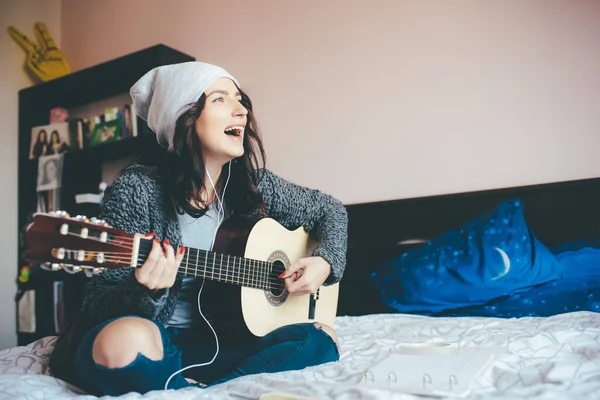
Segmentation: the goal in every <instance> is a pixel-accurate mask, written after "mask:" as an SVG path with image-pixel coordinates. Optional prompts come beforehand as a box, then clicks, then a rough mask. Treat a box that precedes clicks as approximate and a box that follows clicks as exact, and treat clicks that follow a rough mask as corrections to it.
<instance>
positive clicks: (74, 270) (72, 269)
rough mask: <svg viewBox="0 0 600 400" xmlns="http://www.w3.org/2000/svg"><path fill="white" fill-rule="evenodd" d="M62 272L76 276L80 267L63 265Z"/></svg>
mask: <svg viewBox="0 0 600 400" xmlns="http://www.w3.org/2000/svg"><path fill="white" fill-rule="evenodd" d="M63 270H64V271H65V272H67V273H69V274H76V273H78V272H81V267H80V266H79V265H70V264H69V265H64V266H63Z"/></svg>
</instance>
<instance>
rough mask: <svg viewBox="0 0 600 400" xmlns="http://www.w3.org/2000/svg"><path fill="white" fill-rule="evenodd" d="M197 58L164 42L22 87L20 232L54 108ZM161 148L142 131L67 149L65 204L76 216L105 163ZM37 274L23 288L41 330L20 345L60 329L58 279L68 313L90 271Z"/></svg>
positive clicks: (121, 90)
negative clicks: (38, 133) (34, 155)
mask: <svg viewBox="0 0 600 400" xmlns="http://www.w3.org/2000/svg"><path fill="white" fill-rule="evenodd" d="M194 60H195V59H194V58H193V57H192V56H190V55H188V54H185V53H182V52H180V51H177V50H175V49H172V48H169V47H167V46H165V45H162V44H159V45H156V46H152V47H148V48H146V49H142V50H140V51H137V52H135V53H132V54H128V55H125V56H123V57H119V58H116V59H114V60H111V61H107V62H104V63H102V64H99V65H96V66H93V67H90V68H86V69H84V70H81V71H76V72H73V73H71V74H69V75H66V76H64V77H60V78H57V79H54V80H51V81H49V82H44V83H41V84H37V85H35V86H32V87H28V88H26V89H23V90H21V91H19V149H18V151H19V157H18V160H19V172H18V173H19V176H18V181H19V184H18V185H19V193H18V196H19V198H18V207H19V208H18V230H19V232H18V234H19V235H20V233H21V230H22V229H23V227H24V226H25V224H26V223H27V218H28V216H29V215H30V214H31V213H33V212H35V211H36V209H37V193H36V181H37V165H38V161H37V160H30V159H29V150H30V145H31V143H30V142H31V129H32V128H33V127H35V126H41V125H47V124H48V123H49V115H50V110H51V109H52V108H54V107H61V108H66V109H72V108H74V107H80V106H85V105H89V104H90V103H93V102H97V101H101V100H105V99H108V98H111V97H114V96H117V95H122V94H127V93H128V92H129V89H130V88H131V86H132V85H133V84H134V83H135V82H136V81H137V80H138V79H140V78H141V77H142V76H143V75H144V74H145V73H147V72H148V71H150V70H151V69H153V68H155V67H158V66H161V65H168V64H176V63H182V62H188V61H194ZM159 150H161V149H160V147H159V145H158V143H157V141H156V136H155V135H154V134H152V133H149V134H146V133H144V134H140V136H136V137H130V138H125V139H122V140H119V141H116V142H110V143H104V144H101V145H98V146H93V147H89V148H85V149H82V150H73V151H70V152H67V153H65V157H64V163H63V174H62V186H61V189H60V199H59V200H60V208H61V209H64V210H66V211H68V212H69V213H71V214H72V215H75V214H76V213H77V212H76V209H77V208H78V207H79V206H78V205H77V204H76V203H75V195H76V194H79V193H97V192H98V185H99V183H100V181H101V180H102V164H103V163H104V162H106V161H112V160H118V159H122V158H125V157H130V156H136V155H139V156H152V155H154V154H155V153H156V152H157V151H159ZM89 216H92V215H89ZM16 250H17V252H18V253H17V254H18V260H19V261H18V262H19V265H18V268H20V267H21V266H23V265H24V263H25V260H24V259H23V253H24V250H25V248H24V247H23V244H22V242H21V241H19V244H18V248H17V249H16ZM31 276H32V279H31V281H30V282H28V283H24V284H23V283H19V284H18V290H19V291H20V292H22V291H24V290H35V291H36V297H35V298H36V300H35V302H36V305H35V313H36V322H37V327H36V332H35V333H31V334H25V333H18V343H19V345H24V344H27V343H30V342H31V341H33V340H36V339H39V338H40V337H43V336H48V335H53V334H55V332H54V329H55V328H54V321H53V314H54V304H53V290H54V289H53V284H54V282H55V281H61V282H63V284H64V288H65V289H64V290H65V291H64V307H65V308H64V312H65V314H66V316H67V318H68V317H69V315H70V314H71V313H72V312H73V311H74V310H75V309H76V308H77V307H78V306H79V304H80V301H81V297H80V296H81V294H82V290H83V287H84V286H85V282H86V281H87V278H86V277H85V275H84V274H78V275H70V274H67V273H65V272H49V271H44V270H41V269H38V268H35V271H32V275H31ZM17 318H18V313H17Z"/></svg>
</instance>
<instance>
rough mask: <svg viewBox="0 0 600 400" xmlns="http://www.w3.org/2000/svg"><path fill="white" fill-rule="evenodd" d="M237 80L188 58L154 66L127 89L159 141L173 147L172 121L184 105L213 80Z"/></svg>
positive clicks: (175, 120) (220, 69) (193, 99)
mask: <svg viewBox="0 0 600 400" xmlns="http://www.w3.org/2000/svg"><path fill="white" fill-rule="evenodd" d="M219 78H229V79H231V80H232V81H233V82H234V83H235V84H236V85H238V86H239V84H238V82H237V80H236V79H235V78H234V77H233V76H231V75H230V74H229V73H228V72H227V71H225V70H224V69H223V68H221V67H218V66H216V65H212V64H207V63H203V62H197V61H191V62H185V63H179V64H171V65H163V66H160V67H156V68H154V69H152V70H150V71H149V72H148V73H146V74H145V75H144V76H142V77H141V78H140V79H139V80H138V81H137V82H136V83H135V84H134V85H133V86H132V87H131V89H130V90H129V94H130V95H131V98H132V99H133V104H134V107H135V111H136V113H137V115H139V116H140V117H141V118H143V119H144V120H145V121H147V122H148V126H149V127H150V129H152V130H153V131H154V132H155V133H156V138H157V140H158V143H159V144H160V145H161V146H163V147H166V148H168V149H169V150H172V149H173V135H174V134H175V123H176V122H177V119H178V118H179V116H180V115H181V113H182V111H183V107H185V106H186V105H188V104H190V103H195V102H196V101H198V99H199V98H200V96H201V95H202V94H203V93H204V91H205V90H206V88H208V87H209V86H210V85H211V84H212V83H213V82H214V81H216V80H217V79H219Z"/></svg>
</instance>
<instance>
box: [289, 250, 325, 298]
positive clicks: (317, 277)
mask: <svg viewBox="0 0 600 400" xmlns="http://www.w3.org/2000/svg"><path fill="white" fill-rule="evenodd" d="M330 273H331V265H330V264H329V263H328V262H327V261H325V259H324V258H323V257H306V258H301V259H299V260H298V261H296V262H295V263H294V264H292V265H290V267H289V268H288V269H287V270H286V271H285V272H284V273H283V274H282V275H280V277H281V278H283V280H284V282H285V286H286V287H287V290H288V292H290V294H293V295H301V294H308V293H315V292H316V291H317V289H319V288H320V287H321V285H322V284H323V282H325V279H327V277H328V276H329V274H330Z"/></svg>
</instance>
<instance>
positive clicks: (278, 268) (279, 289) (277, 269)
mask: <svg viewBox="0 0 600 400" xmlns="http://www.w3.org/2000/svg"><path fill="white" fill-rule="evenodd" d="M284 271H285V265H283V263H282V262H281V261H279V260H277V261H275V262H273V272H272V273H271V282H276V283H273V284H272V285H271V290H270V292H271V294H272V295H273V296H275V297H279V296H281V295H282V294H283V292H284V290H285V281H284V280H283V279H280V278H279V275H281V273H282V272H284Z"/></svg>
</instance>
